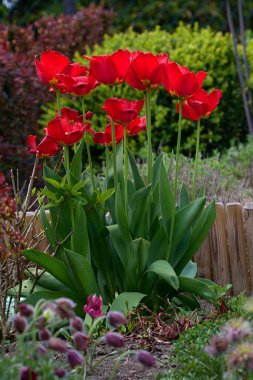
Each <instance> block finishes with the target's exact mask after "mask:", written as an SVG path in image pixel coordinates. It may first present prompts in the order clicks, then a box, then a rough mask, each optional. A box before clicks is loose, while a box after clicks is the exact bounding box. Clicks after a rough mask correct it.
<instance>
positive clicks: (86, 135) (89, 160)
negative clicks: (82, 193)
mask: <svg viewBox="0 0 253 380" xmlns="http://www.w3.org/2000/svg"><path fill="white" fill-rule="evenodd" d="M82 112H83V123H85V122H86V115H85V107H84V96H82ZM84 136H85V142H86V148H87V156H88V163H89V169H90V176H91V183H92V188H93V192H95V191H96V184H95V179H94V173H93V166H92V159H91V153H90V141H89V136H88V132H84Z"/></svg>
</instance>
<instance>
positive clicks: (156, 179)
mask: <svg viewBox="0 0 253 380" xmlns="http://www.w3.org/2000/svg"><path fill="white" fill-rule="evenodd" d="M162 165H163V155H162V153H161V154H160V155H159V156H158V158H157V159H156V160H155V162H154V164H153V168H152V172H153V181H152V186H153V188H155V186H156V185H157V184H158V183H159V180H160V172H161V167H162Z"/></svg>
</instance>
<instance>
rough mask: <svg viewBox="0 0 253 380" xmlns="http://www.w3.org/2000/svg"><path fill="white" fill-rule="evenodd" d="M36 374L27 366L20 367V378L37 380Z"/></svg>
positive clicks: (21, 379)
mask: <svg viewBox="0 0 253 380" xmlns="http://www.w3.org/2000/svg"><path fill="white" fill-rule="evenodd" d="M37 377H38V374H37V372H35V371H33V370H32V369H31V368H29V367H27V366H26V367H22V368H20V371H19V379H20V380H37Z"/></svg>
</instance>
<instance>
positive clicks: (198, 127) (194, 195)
mask: <svg viewBox="0 0 253 380" xmlns="http://www.w3.org/2000/svg"><path fill="white" fill-rule="evenodd" d="M199 143H200V120H198V121H197V141H196V153H195V162H194V172H193V182H192V200H193V201H194V199H195V197H196V183H197V175H198V162H199Z"/></svg>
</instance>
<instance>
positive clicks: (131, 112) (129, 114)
mask: <svg viewBox="0 0 253 380" xmlns="http://www.w3.org/2000/svg"><path fill="white" fill-rule="evenodd" d="M143 105H144V100H138V101H134V100H127V99H119V98H110V99H107V100H106V102H105V104H104V106H103V107H102V108H103V109H104V110H105V112H106V113H107V114H108V115H109V116H110V117H111V118H112V120H114V121H115V122H116V123H118V124H128V123H131V122H132V121H133V120H134V119H135V118H136V117H137V116H138V114H139V113H140V111H141V109H142V107H143Z"/></svg>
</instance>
